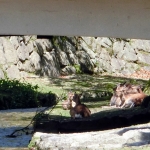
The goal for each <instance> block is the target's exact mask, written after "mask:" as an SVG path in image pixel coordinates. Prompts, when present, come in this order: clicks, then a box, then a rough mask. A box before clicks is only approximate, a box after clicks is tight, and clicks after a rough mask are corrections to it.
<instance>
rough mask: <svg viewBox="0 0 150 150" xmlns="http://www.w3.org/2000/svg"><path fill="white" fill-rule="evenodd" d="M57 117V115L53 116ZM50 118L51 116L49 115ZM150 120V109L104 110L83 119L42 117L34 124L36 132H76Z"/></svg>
mask: <svg viewBox="0 0 150 150" xmlns="http://www.w3.org/2000/svg"><path fill="white" fill-rule="evenodd" d="M53 117H54V118H57V116H53ZM49 118H50V117H49ZM149 121H150V112H149V111H148V109H141V108H136V109H134V108H133V109H125V110H113V111H112V112H110V110H109V111H102V112H99V113H96V114H92V115H91V117H89V118H83V119H70V118H65V119H58V120H57V119H46V118H45V119H44V120H43V119H41V120H37V121H36V122H35V124H34V127H35V132H46V133H51V132H54V133H75V132H87V131H88V132H90V131H101V130H108V129H114V128H121V127H127V126H131V125H137V124H141V123H147V122H149Z"/></svg>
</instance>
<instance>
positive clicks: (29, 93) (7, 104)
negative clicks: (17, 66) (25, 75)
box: [0, 78, 39, 109]
mask: <svg viewBox="0 0 150 150" xmlns="http://www.w3.org/2000/svg"><path fill="white" fill-rule="evenodd" d="M37 89H38V86H37V85H35V86H32V85H31V84H29V83H21V82H20V81H19V80H16V79H14V80H10V79H8V78H7V79H0V109H10V108H31V107H37V106H39V101H38V99H37V94H38V93H37Z"/></svg>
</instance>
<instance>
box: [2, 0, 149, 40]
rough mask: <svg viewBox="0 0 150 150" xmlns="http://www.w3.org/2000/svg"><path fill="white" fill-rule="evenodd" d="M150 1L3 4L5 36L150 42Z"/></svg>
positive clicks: (7, 0)
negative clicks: (119, 39) (85, 37)
mask: <svg viewBox="0 0 150 150" xmlns="http://www.w3.org/2000/svg"><path fill="white" fill-rule="evenodd" d="M149 31H150V0H0V34H1V35H66V36H73V35H75V36H98V37H117V38H141V39H150V33H149Z"/></svg>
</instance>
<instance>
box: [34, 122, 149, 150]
mask: <svg viewBox="0 0 150 150" xmlns="http://www.w3.org/2000/svg"><path fill="white" fill-rule="evenodd" d="M149 128H150V124H149V123H148V124H142V125H136V126H131V127H126V128H118V129H113V130H106V131H97V132H84V133H72V134H61V133H60V134H52V133H50V134H47V133H42V132H36V133H35V134H34V135H33V138H32V140H33V139H34V140H35V141H36V142H35V145H36V146H37V147H38V149H39V150H46V149H65V150H76V149H80V150H83V149H88V150H103V149H107V150H112V149H114V150H115V149H121V148H123V147H127V146H132V147H133V146H135V147H134V148H135V149H136V147H138V148H139V147H140V146H144V145H147V146H149V143H150V129H149Z"/></svg>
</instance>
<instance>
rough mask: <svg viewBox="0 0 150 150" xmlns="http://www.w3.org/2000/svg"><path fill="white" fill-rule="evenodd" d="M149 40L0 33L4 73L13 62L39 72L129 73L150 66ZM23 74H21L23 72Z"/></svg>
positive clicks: (20, 69)
mask: <svg viewBox="0 0 150 150" xmlns="http://www.w3.org/2000/svg"><path fill="white" fill-rule="evenodd" d="M149 45H150V41H149V40H140V39H139V40H138V39H120V38H116V39H115V38H107V37H105V38H102V37H96V38H95V37H53V36H50V37H47V39H46V38H37V36H5V37H0V65H1V68H3V70H2V71H3V74H4V73H7V72H6V70H7V69H8V68H9V67H10V66H11V65H12V64H13V65H15V66H16V67H17V68H18V70H19V71H25V72H26V73H36V74H37V75H40V76H59V75H60V74H61V73H62V75H68V74H74V73H75V66H81V68H80V69H81V70H80V72H81V71H82V72H83V73H90V74H93V73H96V74H99V73H104V72H105V73H111V74H112V73H115V74H131V73H133V72H135V71H136V70H137V69H142V68H145V69H146V70H150V59H149V57H150V46H149ZM22 75H23V74H22Z"/></svg>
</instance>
